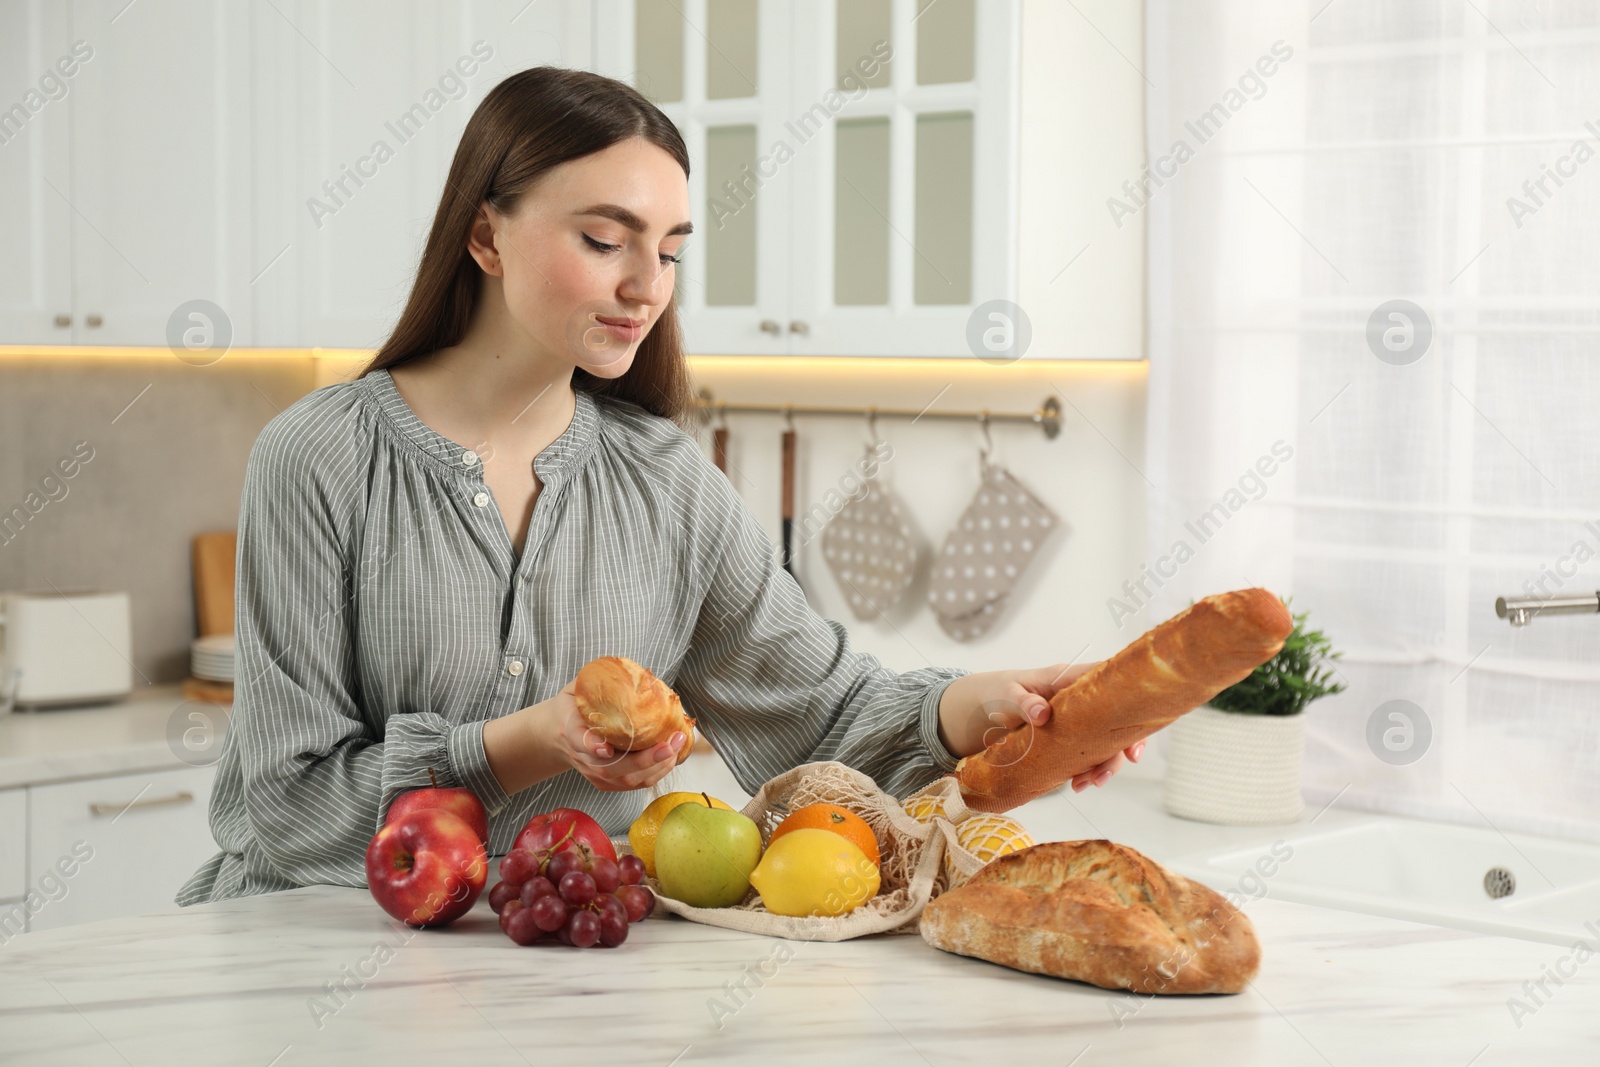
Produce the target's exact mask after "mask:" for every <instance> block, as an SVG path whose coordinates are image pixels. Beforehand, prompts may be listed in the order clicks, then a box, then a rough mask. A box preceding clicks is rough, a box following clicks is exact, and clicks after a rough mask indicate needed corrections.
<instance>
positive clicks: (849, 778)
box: [624, 760, 983, 941]
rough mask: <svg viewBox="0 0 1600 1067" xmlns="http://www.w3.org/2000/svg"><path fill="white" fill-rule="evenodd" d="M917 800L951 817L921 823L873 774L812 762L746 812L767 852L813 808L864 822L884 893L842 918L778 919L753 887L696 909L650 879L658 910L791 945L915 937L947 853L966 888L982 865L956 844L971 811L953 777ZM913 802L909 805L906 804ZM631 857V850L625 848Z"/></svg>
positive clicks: (943, 877) (940, 885)
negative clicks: (874, 842)
mask: <svg viewBox="0 0 1600 1067" xmlns="http://www.w3.org/2000/svg"><path fill="white" fill-rule="evenodd" d="M914 797H917V798H929V800H928V803H937V804H939V805H941V806H942V810H943V811H944V812H946V813H947V814H946V815H943V816H939V817H936V818H932V819H929V820H927V821H918V820H917V819H915V818H913V817H912V816H911V815H910V814H908V813H907V811H906V808H905V807H903V806H902V805H901V802H900V801H898V800H896V799H895V798H894V797H892V796H890V795H889V794H887V793H885V792H884V791H883V790H881V789H879V788H878V786H877V784H876V783H875V782H873V780H872V779H871V778H869V777H868V776H867V775H865V774H862V773H861V772H860V771H857V770H855V769H854V768H852V767H847V766H846V765H845V764H843V763H839V762H837V761H834V760H828V761H823V762H817V763H806V764H802V765H801V766H799V767H795V768H793V769H792V770H788V771H785V772H784V773H783V774H780V775H778V776H777V777H776V778H773V779H772V780H770V781H768V782H767V783H766V784H765V785H763V786H762V787H761V789H760V791H758V792H757V793H756V795H755V796H754V797H752V798H751V799H750V803H748V804H746V805H745V806H744V808H743V809H742V810H743V812H744V814H745V815H747V816H749V817H750V819H751V820H752V821H754V822H755V824H756V826H757V827H759V828H760V830H761V848H762V851H763V852H765V851H766V847H767V844H768V843H769V842H770V841H771V840H772V832H773V831H774V830H776V829H777V828H778V824H779V823H781V822H782V821H783V820H784V818H785V817H786V816H788V815H789V813H790V812H793V811H796V810H798V809H800V808H803V807H805V806H806V805H807V804H837V805H839V806H840V807H842V808H846V809H848V810H849V811H851V812H853V813H854V814H856V815H859V816H860V817H861V818H862V819H863V820H865V821H866V823H867V825H868V826H870V827H871V828H872V832H873V834H874V835H875V836H876V837H877V839H878V852H879V860H880V862H879V864H878V879H879V885H878V892H877V895H875V896H874V897H872V898H871V899H870V900H867V901H866V902H864V903H862V904H861V905H860V906H858V907H856V908H855V909H854V910H852V911H849V912H847V913H845V914H844V915H809V916H798V917H797V916H789V915H775V914H773V913H772V912H770V911H768V910H767V909H766V907H765V906H763V905H762V903H761V895H760V893H758V892H757V891H756V889H755V887H753V886H752V887H751V888H750V890H749V892H747V893H746V894H745V897H744V899H743V900H742V901H740V902H739V903H738V904H735V905H733V906H731V907H727V908H696V907H693V906H691V905H688V904H685V903H683V902H682V901H680V900H674V899H672V898H671V897H668V896H667V895H666V894H664V893H663V892H662V891H661V884H660V882H659V881H657V880H656V879H655V878H653V877H646V879H645V881H646V884H647V885H649V887H650V889H651V890H652V891H653V892H654V893H655V894H656V910H657V911H658V912H660V911H665V912H668V913H670V914H673V915H679V916H682V917H683V918H685V919H691V920H693V921H695V922H699V923H705V924H707V925H709V926H721V927H724V928H726V929H729V930H742V931H744V932H745V933H751V934H761V935H764V936H768V937H782V938H788V939H789V940H792V941H844V940H848V939H849V938H853V937H862V936H865V935H867V934H882V933H891V934H915V933H917V932H918V931H917V923H918V920H920V919H921V917H922V909H923V908H925V907H927V905H928V901H929V900H931V899H933V897H934V896H936V895H937V894H938V893H939V892H942V891H943V890H944V888H946V887H947V885H948V883H949V881H950V875H949V873H948V872H947V871H946V870H945V864H944V856H945V850H946V848H949V847H954V848H956V849H960V853H964V854H965V856H966V862H963V860H962V855H961V854H954V855H953V860H954V864H955V866H956V869H957V871H959V872H962V873H960V874H959V875H958V877H959V879H960V881H961V882H965V881H966V879H967V878H968V877H970V876H971V872H972V871H975V870H977V869H978V868H979V867H982V866H983V864H982V863H981V862H979V861H978V860H977V858H976V857H975V856H972V854H971V853H968V852H966V850H965V849H961V848H960V845H959V844H956V839H955V833H954V821H956V820H959V819H961V818H964V817H966V816H967V815H968V814H969V812H968V809H967V806H966V804H965V803H963V802H962V800H961V789H960V787H959V785H958V784H957V783H956V780H955V778H954V777H952V776H950V775H946V776H944V777H941V778H938V779H936V780H935V781H933V782H931V783H930V784H928V785H927V786H925V787H924V788H923V789H921V790H919V791H918V792H917V793H916V794H914ZM907 803H908V804H909V803H910V800H909V799H908V801H907ZM624 851H625V849H624Z"/></svg>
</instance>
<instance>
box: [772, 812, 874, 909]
mask: <svg viewBox="0 0 1600 1067" xmlns="http://www.w3.org/2000/svg"><path fill="white" fill-rule="evenodd" d="M750 884H751V885H753V886H755V887H756V892H758V893H760V894H761V903H762V904H764V905H766V908H767V910H768V911H770V912H772V913H773V914H775V915H791V916H803V915H843V914H845V913H846V912H850V911H854V910H855V909H856V908H859V907H860V906H861V905H863V904H865V903H866V902H867V901H869V900H871V899H872V898H873V897H875V896H877V894H878V868H877V866H876V865H875V864H874V863H873V862H872V861H871V860H869V859H867V857H866V854H865V853H864V852H862V851H861V849H860V848H858V847H856V845H855V844H854V843H852V842H851V841H849V840H847V839H846V838H844V837H842V836H840V835H839V834H836V833H834V832H833V831H831V830H819V829H815V828H813V827H807V828H806V829H803V830H791V831H790V832H789V833H786V834H784V835H783V836H782V837H780V838H778V839H777V840H776V841H774V842H772V843H771V844H770V845H768V846H767V851H766V852H765V853H763V854H762V856H761V862H760V863H758V864H757V865H756V869H755V870H753V871H751V872H750Z"/></svg>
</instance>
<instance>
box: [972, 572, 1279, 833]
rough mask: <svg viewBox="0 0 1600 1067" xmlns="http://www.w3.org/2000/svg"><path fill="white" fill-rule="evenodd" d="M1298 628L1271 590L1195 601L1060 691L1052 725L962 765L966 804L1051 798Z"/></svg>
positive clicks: (1026, 729) (1232, 678)
mask: <svg viewBox="0 0 1600 1067" xmlns="http://www.w3.org/2000/svg"><path fill="white" fill-rule="evenodd" d="M1293 628H1294V620H1293V619H1292V618H1290V616H1289V609H1288V608H1286V607H1284V605H1283V602H1282V601H1281V600H1279V599H1278V598H1277V597H1275V596H1273V595H1272V594H1271V593H1270V592H1268V591H1267V590H1265V589H1236V590H1234V591H1233V592H1231V593H1216V594H1214V595H1212V596H1208V597H1205V598H1204V599H1201V600H1198V601H1196V602H1195V603H1193V604H1191V605H1189V607H1188V608H1186V609H1184V610H1183V611H1181V612H1179V613H1178V614H1176V615H1174V616H1173V617H1172V618H1170V619H1168V620H1167V621H1166V622H1163V623H1160V624H1159V625H1157V626H1156V627H1155V628H1153V629H1152V630H1150V631H1149V632H1148V633H1146V634H1145V635H1144V636H1143V637H1140V638H1139V639H1138V640H1137V641H1135V642H1133V643H1132V644H1131V645H1129V646H1128V647H1127V648H1124V649H1123V650H1122V651H1121V652H1118V653H1117V654H1116V655H1115V656H1112V657H1111V658H1110V659H1108V660H1105V661H1103V662H1101V663H1099V664H1097V665H1096V666H1095V667H1094V668H1092V669H1090V670H1088V671H1086V672H1084V673H1083V674H1082V675H1080V676H1079V677H1078V678H1077V679H1076V680H1074V681H1073V683H1072V684H1071V685H1069V686H1067V687H1066V688H1065V689H1061V690H1059V691H1058V692H1057V693H1056V695H1055V696H1054V697H1052V698H1051V700H1050V719H1049V721H1048V722H1046V723H1045V724H1044V725H1043V726H1038V727H1036V726H1033V725H1031V724H1027V723H1024V724H1023V725H1021V726H1018V727H1015V728H1013V729H1011V730H1009V731H1007V733H1006V735H1005V736H1004V737H1002V738H1000V739H999V740H998V741H996V742H995V743H994V744H992V745H990V746H989V747H988V748H986V749H984V750H983V751H982V752H979V753H976V754H975V755H971V756H967V757H966V758H964V759H962V760H961V761H959V762H958V763H957V764H956V769H955V776H956V779H957V780H958V781H959V782H960V785H961V798H962V799H963V800H965V801H966V803H967V806H968V807H969V808H972V809H973V810H974V811H1010V810H1011V809H1012V808H1015V807H1019V806H1020V805H1023V804H1026V803H1027V802H1028V801H1030V800H1032V799H1034V798H1035V797H1039V796H1043V795H1044V794H1045V793H1048V792H1050V791H1051V790H1053V789H1055V788H1057V787H1059V786H1060V785H1062V784H1063V783H1064V782H1066V781H1068V780H1069V779H1071V778H1072V776H1073V775H1075V774H1082V773H1083V772H1084V771H1086V770H1089V769H1090V768H1091V767H1094V766H1096V765H1097V764H1100V763H1103V762H1104V761H1106V760H1108V759H1110V758H1111V757H1112V756H1114V755H1116V754H1117V753H1118V752H1120V751H1122V750H1123V749H1125V748H1127V747H1128V746H1129V745H1131V744H1133V743H1134V742H1135V741H1138V740H1139V739H1140V738H1143V737H1148V736H1149V735H1150V734H1153V733H1155V732H1156V731H1157V730H1159V729H1161V728H1162V727H1163V726H1165V725H1167V724H1168V723H1169V722H1172V721H1173V720H1174V719H1176V718H1178V717H1179V716H1180V715H1183V714H1184V713H1186V712H1189V711H1192V710H1194V709H1195V708H1197V707H1199V706H1200V705H1201V704H1204V703H1205V702H1206V701H1208V700H1210V699H1211V698H1212V697H1214V696H1216V695H1217V694H1218V693H1220V692H1222V691H1223V690H1224V689H1226V688H1228V686H1230V685H1233V684H1234V683H1235V682H1239V681H1242V680H1243V679H1244V678H1245V677H1246V676H1247V675H1249V673H1250V672H1251V671H1253V670H1255V669H1256V667H1258V666H1260V665H1261V664H1263V663H1265V662H1266V661H1267V660H1269V659H1271V658H1272V657H1273V656H1275V655H1277V653H1278V650H1279V649H1280V648H1282V647H1283V641H1284V638H1286V637H1288V636H1289V633H1290V631H1291V630H1292V629H1293Z"/></svg>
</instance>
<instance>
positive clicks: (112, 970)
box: [0, 886, 1600, 1067]
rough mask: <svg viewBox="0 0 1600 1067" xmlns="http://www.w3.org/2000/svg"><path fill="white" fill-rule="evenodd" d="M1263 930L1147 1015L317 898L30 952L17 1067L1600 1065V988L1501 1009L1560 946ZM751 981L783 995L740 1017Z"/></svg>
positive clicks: (744, 944)
mask: <svg viewBox="0 0 1600 1067" xmlns="http://www.w3.org/2000/svg"><path fill="white" fill-rule="evenodd" d="M1250 913H1251V918H1252V920H1253V921H1254V923H1255V925H1256V929H1257V933H1258V935H1259V936H1260V938H1261V941H1262V944H1263V948H1264V952H1263V957H1264V958H1263V964H1262V970H1261V973H1260V974H1259V976H1258V977H1257V979H1256V980H1255V982H1254V983H1253V985H1252V987H1251V988H1250V989H1249V990H1247V991H1246V992H1244V993H1240V994H1238V995H1235V996H1201V997H1155V998H1148V999H1146V1000H1145V1001H1142V1002H1141V1001H1138V1000H1135V999H1133V998H1130V997H1129V996H1128V995H1126V994H1119V993H1116V992H1112V991H1108V990H1102V989H1098V988H1096V987H1093V986H1089V985H1084V984H1081V983H1077V982H1069V981H1063V980H1060V979H1055V978H1047V977H1043V976H1039V975H1031V974H1024V973H1021V972H1017V971H1012V970H1009V969H1007V968H1004V967H999V966H996V965H994V964H990V963H985V962H983V961H981V960H974V959H968V958H966V957H962V956H955V955H950V954H947V953H943V952H940V951H938V950H936V949H933V948H931V947H929V946H928V945H927V944H925V943H924V942H923V941H922V939H921V938H920V937H915V936H907V935H877V936H874V937H868V938H861V939H857V940H855V941H845V942H838V943H822V942H780V941H775V940H773V939H769V938H761V937H756V936H752V935H747V934H740V933H736V932H733V931H729V930H722V929H718V928H714V927H707V926H701V925H699V924H696V923H692V922H689V921H687V920H684V919H680V918H677V917H675V916H667V917H661V914H659V913H658V916H657V917H653V918H650V919H647V920H645V921H644V922H642V923H638V924H635V925H634V926H633V927H632V928H631V930H630V932H629V936H628V940H627V941H626V942H625V943H624V944H622V945H621V946H619V947H617V948H615V949H601V948H592V949H569V948H566V947H564V946H558V945H546V946H533V947H527V948H523V947H519V946H517V945H514V944H513V943H512V942H511V941H510V940H508V939H507V938H506V937H505V936H504V935H502V934H501V933H500V931H499V929H498V927H497V925H496V923H495V917H494V914H493V913H492V912H491V911H489V909H488V904H487V902H486V901H481V900H480V902H479V904H478V906H477V908H476V909H475V910H474V911H473V912H472V913H470V914H469V915H467V916H466V917H464V918H463V919H461V920H459V921H458V922H457V923H455V924H454V925H452V926H450V927H447V928H445V929H443V930H423V931H411V930H408V929H407V928H405V927H403V926H401V925H399V924H398V923H396V922H394V921H393V920H391V919H389V917H388V916H386V915H385V914H384V913H383V912H382V911H380V910H379V909H378V907H377V905H376V904H374V903H373V902H372V900H371V899H370V897H369V896H368V895H367V893H366V891H365V890H361V889H346V888H335V887H326V886H314V887H309V888H305V889H298V890H294V891H292V892H287V893H276V894H268V895H265V896H261V897H254V898H244V899H240V900H231V901H222V902H219V903H216V904H206V905H198V906H196V907H193V908H188V909H174V910H172V911H169V912H165V913H160V914H155V915H148V916H142V917H139V918H132V919H114V920H108V921H105V922H98V923H87V924H84V925H81V926H77V927H70V928H67V929H63V930H55V931H48V932H45V933H39V934H26V935H23V936H21V937H19V938H16V939H14V940H13V941H11V942H10V943H9V944H7V945H5V946H4V947H3V948H0V1050H3V1052H0V1059H4V1061H5V1062H6V1063H8V1064H19V1065H20V1064H72V1065H74V1067H94V1065H99V1064H107V1065H113V1064H114V1065H119V1067H121V1065H127V1064H160V1065H177V1064H207V1065H217V1064H251V1065H256V1067H266V1065H273V1067H289V1065H292V1064H300V1063H319V1064H320V1063H328V1064H332V1063H341V1064H342V1063H377V1062H400V1061H402V1060H403V1061H404V1062H407V1063H419V1062H420V1063H426V1062H439V1063H451V1064H459V1063H485V1064H508V1065H514V1064H536V1063H544V1062H558V1063H596V1064H607V1065H621V1064H645V1065H650V1067H668V1065H669V1064H682V1065H687V1064H694V1063H708V1062H719V1063H756V1062H760V1063H763V1064H765V1063H806V1064H815V1063H848V1064H857V1063H859V1064H868V1063H870V1064H873V1065H884V1064H947V1063H948V1064H958V1063H980V1062H981V1063H992V1062H1012V1063H1039V1064H1056V1065H1066V1064H1075V1065H1079V1067H1091V1065H1093V1064H1109V1063H1117V1064H1145V1063H1150V1064H1154V1063H1163V1064H1165V1063H1173V1062H1181V1063H1184V1064H1186V1065H1191V1067H1201V1065H1209V1064H1218V1065H1223V1064H1226V1065H1230V1067H1232V1065H1239V1064H1270V1065H1273V1067H1289V1065H1297V1064H1313V1065H1323V1067H1325V1065H1329V1064H1332V1065H1339V1067H1343V1065H1345V1064H1350V1065H1358V1064H1359V1065H1363V1067H1365V1065H1368V1064H1374V1063H1376V1064H1391V1063H1392V1064H1399V1063H1404V1064H1408V1065H1409V1064H1442V1065H1449V1067H1466V1065H1468V1064H1474V1065H1476V1067H1487V1065H1490V1064H1527V1063H1536V1062H1558V1057H1560V1056H1563V1054H1579V1055H1580V1056H1581V1055H1591V1056H1592V1055H1593V1050H1594V1048H1595V1047H1596V1042H1597V1041H1600V1015H1597V1014H1596V1013H1595V1011H1594V1004H1595V1002H1596V994H1597V992H1600V964H1591V966H1593V967H1594V972H1595V973H1590V972H1589V971H1587V970H1585V969H1580V970H1579V972H1578V975H1577V977H1576V978H1572V979H1568V980H1567V981H1566V983H1565V985H1564V986H1563V987H1561V988H1554V987H1552V992H1553V994H1554V995H1553V996H1552V997H1551V998H1549V999H1548V1000H1547V1001H1546V1003H1545V1004H1544V1005H1543V1006H1542V1007H1541V1008H1539V1010H1538V1011H1537V1013H1536V1014H1535V1015H1533V1016H1531V1017H1529V1018H1526V1019H1524V1020H1522V1026H1521V1027H1520V1028H1518V1027H1517V1026H1516V1025H1515V1024H1514V1023H1513V1021H1512V1020H1511V1018H1510V1016H1509V1013H1508V1012H1507V1009H1506V1005H1505V1002H1506V998H1507V997H1509V996H1512V995H1516V994H1520V993H1521V986H1522V983H1523V982H1526V981H1529V980H1531V979H1537V978H1539V977H1540V974H1541V968H1543V967H1546V966H1548V965H1549V964H1550V963H1551V962H1552V960H1553V959H1554V958H1555V957H1556V956H1557V955H1559V953H1560V950H1559V949H1555V948H1553V947H1552V946H1548V945H1540V944H1537V943H1534V942H1527V941H1514V940H1510V939H1505V938H1496V937H1489V936H1484V935H1478V934H1471V933H1466V932H1463V931H1456V930H1445V929H1441V928H1437V927H1429V926H1421V925H1416V924H1412V923H1406V922H1401V921H1398V920H1390V919H1379V918H1375V917H1370V916H1364V915H1358V914H1354V913H1348V912H1336V911H1328V910H1324V909H1320V908H1313V907H1307V906H1302V905H1296V904H1290V903H1285V902H1281V901H1274V900H1270V899H1269V900H1263V901H1259V902H1257V903H1255V904H1253V905H1252V906H1251V909H1250ZM380 945H382V946H387V947H388V948H387V951H386V952H384V953H379V952H378V951H377V948H376V946H380ZM780 947H784V948H785V951H784V952H783V953H782V954H781V955H779V954H778V950H779V948H780ZM791 953H792V954H791ZM747 970H748V971H749V972H751V973H757V974H759V973H760V971H761V970H764V971H765V973H766V975H767V977H765V978H763V979H762V980H761V982H760V984H757V983H756V982H755V981H754V980H749V981H748V985H747V988H748V989H749V990H750V992H749V993H747V994H744V995H742V996H741V997H739V998H738V999H735V998H733V997H732V996H731V995H730V993H729V990H730V989H731V988H734V985H733V984H734V983H737V982H739V981H740V980H741V979H743V978H744V977H745V975H746V973H747ZM363 976H365V977H363ZM339 982H345V983H347V985H346V988H347V990H348V992H346V993H342V994H340V995H339V996H338V997H334V996H331V995H330V993H329V989H330V988H331V987H330V985H329V984H330V983H339ZM717 1000H721V1001H722V1002H723V1003H724V1004H725V1005H726V1008H727V1009H728V1010H730V1011H731V1014H724V1016H723V1017H722V1018H721V1019H720V1023H721V1025H720V1026H719V1025H718V1021H719V1020H717V1019H716V1018H714V1016H713V1011H712V1007H711V1005H712V1004H713V1002H714V1001H717ZM319 1001H320V1002H321V1003H322V1004H324V1006H325V1007H326V1008H327V1009H329V1010H328V1011H326V1012H324V1013H323V1014H322V1015H321V1017H320V1019H319V1016H318V1015H317V1013H316V1012H314V1010H313V1005H314V1004H316V1003H317V1002H319ZM1118 1007H1120V1008H1121V1009H1122V1010H1123V1011H1124V1012H1126V1013H1127V1014H1124V1015H1123V1017H1122V1018H1121V1019H1120V1025H1119V1020H1118V1019H1117V1018H1116V1017H1115V1016H1114V1015H1113V1009H1114V1008H1118ZM319 1022H320V1025H319ZM547 1057H554V1059H552V1060H547V1059H546V1058H547Z"/></svg>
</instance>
